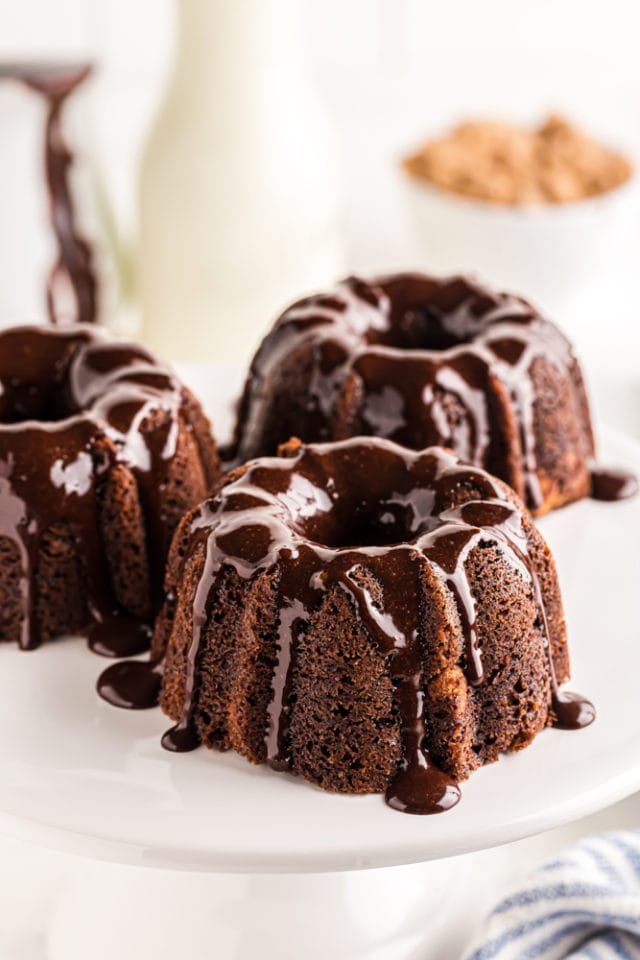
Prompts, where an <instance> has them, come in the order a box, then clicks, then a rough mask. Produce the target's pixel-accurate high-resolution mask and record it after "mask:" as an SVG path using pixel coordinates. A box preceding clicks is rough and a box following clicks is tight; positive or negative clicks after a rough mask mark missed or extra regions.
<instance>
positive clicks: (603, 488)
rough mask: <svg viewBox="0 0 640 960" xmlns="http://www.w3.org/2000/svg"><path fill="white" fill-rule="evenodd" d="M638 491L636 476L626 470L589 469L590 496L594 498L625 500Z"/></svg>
mask: <svg viewBox="0 0 640 960" xmlns="http://www.w3.org/2000/svg"><path fill="white" fill-rule="evenodd" d="M637 492H638V478H637V477H636V476H634V474H632V473H629V472H628V471H627V470H604V469H597V468H596V467H594V468H592V470H591V496H592V497H593V499H594V500H627V499H628V498H629V497H635V495H636V494H637Z"/></svg>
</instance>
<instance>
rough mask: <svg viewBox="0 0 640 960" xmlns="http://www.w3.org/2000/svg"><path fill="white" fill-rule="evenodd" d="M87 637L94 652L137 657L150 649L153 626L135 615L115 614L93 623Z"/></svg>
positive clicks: (103, 655)
mask: <svg viewBox="0 0 640 960" xmlns="http://www.w3.org/2000/svg"><path fill="white" fill-rule="evenodd" d="M87 639H88V641H89V646H90V648H91V649H92V650H93V652H94V653H98V654H100V656H102V657H116V658H117V657H135V656H137V655H138V654H139V653H144V652H145V650H148V649H149V647H150V645H151V627H150V626H149V624H147V623H141V622H140V621H139V620H137V619H136V618H135V617H131V616H126V615H125V616H123V615H118V614H114V615H113V616H111V617H110V618H109V619H108V620H102V621H101V622H96V623H93V624H91V626H90V627H89V630H88V632H87Z"/></svg>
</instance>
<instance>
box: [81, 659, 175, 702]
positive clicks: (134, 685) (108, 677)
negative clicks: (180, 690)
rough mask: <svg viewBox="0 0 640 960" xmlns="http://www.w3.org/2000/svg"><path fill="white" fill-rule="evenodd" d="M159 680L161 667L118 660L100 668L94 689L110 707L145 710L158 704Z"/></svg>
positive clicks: (138, 661) (160, 681)
mask: <svg viewBox="0 0 640 960" xmlns="http://www.w3.org/2000/svg"><path fill="white" fill-rule="evenodd" d="M161 683H162V672H161V670H158V669H154V666H153V664H150V663H149V662H148V661H145V660H121V661H120V662H119V663H113V664H111V666H110V667H107V669H106V670H103V671H102V673H101V674H100V676H99V677H98V682H97V684H96V689H97V691H98V693H99V694H100V696H101V697H102V699H103V700H106V701H107V703H110V704H111V705H112V706H113V707H124V708H125V709H127V710H148V709H149V708H150V707H155V706H156V705H157V703H158V697H159V695H160V684H161Z"/></svg>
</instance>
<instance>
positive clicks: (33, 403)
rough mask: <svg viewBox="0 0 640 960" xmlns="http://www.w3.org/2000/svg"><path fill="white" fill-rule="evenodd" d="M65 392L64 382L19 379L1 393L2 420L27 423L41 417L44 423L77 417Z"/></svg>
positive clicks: (3, 421) (0, 418)
mask: <svg viewBox="0 0 640 960" xmlns="http://www.w3.org/2000/svg"><path fill="white" fill-rule="evenodd" d="M76 412H77V411H76V410H73V409H71V405H70V404H69V403H68V400H67V397H66V396H65V391H64V389H63V388H62V386H61V385H60V384H57V383H56V384H54V383H44V384H43V383H29V382H27V381H23V380H15V381H13V382H12V383H11V384H10V387H9V389H6V383H5V392H4V394H3V395H2V396H0V423H5V424H11V423H24V422H25V421H27V420H37V421H39V422H41V423H57V422H58V421H60V420H66V419H67V417H70V416H73V414H74V413H76Z"/></svg>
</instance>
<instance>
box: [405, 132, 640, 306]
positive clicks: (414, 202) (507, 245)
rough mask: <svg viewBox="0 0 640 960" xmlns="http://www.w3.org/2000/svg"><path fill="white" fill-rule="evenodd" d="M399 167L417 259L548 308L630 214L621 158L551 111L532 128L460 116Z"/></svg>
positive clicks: (622, 238)
mask: <svg viewBox="0 0 640 960" xmlns="http://www.w3.org/2000/svg"><path fill="white" fill-rule="evenodd" d="M402 166H403V169H404V172H405V174H406V176H405V181H406V184H407V187H408V190H409V196H410V202H411V206H412V208H413V213H414V222H415V227H416V232H417V235H418V239H419V241H420V244H421V247H422V249H423V252H424V254H425V260H426V262H428V263H429V264H430V265H431V266H432V267H433V266H435V268H436V269H441V270H444V271H449V270H452V269H454V270H455V269H465V270H468V269H475V270H478V271H480V272H482V273H484V274H486V275H487V276H490V277H493V278H494V279H495V280H496V282H499V283H504V284H505V285H511V286H513V287H515V288H516V289H517V288H518V287H520V288H521V289H524V290H527V291H528V292H529V294H530V295H531V296H533V297H537V298H539V299H540V300H542V301H546V303H547V305H549V306H551V307H553V306H555V304H556V303H558V302H559V301H560V300H562V299H563V298H564V297H565V296H566V295H567V294H568V293H570V292H571V289H572V288H573V287H574V286H575V284H576V283H580V282H581V280H582V279H584V278H586V277H588V276H589V274H590V273H592V271H593V270H594V269H601V268H603V267H604V266H606V262H607V260H608V258H610V257H612V256H615V250H616V248H617V247H618V245H619V244H625V243H626V241H627V238H628V236H629V232H630V229H632V227H633V225H634V221H635V219H636V217H638V210H637V202H636V197H637V190H636V178H635V176H634V170H633V166H632V164H631V163H630V161H629V160H628V159H627V158H626V157H625V156H624V155H623V154H622V153H619V152H618V151H616V150H614V149H611V148H610V147H608V146H605V145H604V144H602V143H600V142H598V141H596V140H594V139H592V138H591V137H589V136H587V135H585V134H584V133H582V132H581V131H579V130H578V129H577V128H576V127H574V126H573V125H572V124H570V123H569V122H567V121H566V120H564V119H562V118H561V117H558V116H555V115H552V116H550V117H548V119H547V120H546V121H545V122H544V123H543V124H541V125H540V126H539V127H537V128H533V129H524V128H521V127H516V126H513V125H510V124H507V123H502V122H498V121H493V120H479V121H470V122H466V123H462V124H460V125H459V126H457V127H455V129H453V130H452V131H451V132H450V133H448V134H447V135H445V136H443V137H440V138H433V139H430V140H428V141H427V142H426V143H425V144H424V145H423V146H422V147H420V148H419V149H418V150H416V151H414V152H413V153H412V154H410V155H409V156H407V157H406V158H405V159H404V160H403V164H402ZM638 222H639V223H640V217H638Z"/></svg>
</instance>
